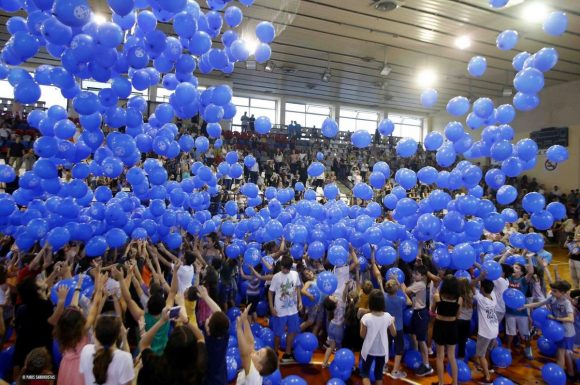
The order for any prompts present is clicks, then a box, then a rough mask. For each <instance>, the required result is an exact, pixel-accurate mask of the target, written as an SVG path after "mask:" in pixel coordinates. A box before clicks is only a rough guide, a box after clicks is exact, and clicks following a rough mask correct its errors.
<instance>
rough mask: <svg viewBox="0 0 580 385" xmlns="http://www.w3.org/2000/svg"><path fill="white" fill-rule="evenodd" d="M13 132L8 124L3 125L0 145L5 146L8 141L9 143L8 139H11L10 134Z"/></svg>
mask: <svg viewBox="0 0 580 385" xmlns="http://www.w3.org/2000/svg"><path fill="white" fill-rule="evenodd" d="M11 133H12V131H10V129H9V128H7V127H6V126H4V125H3V126H2V127H0V145H1V146H3V145H5V144H6V143H8V139H10V134H11Z"/></svg>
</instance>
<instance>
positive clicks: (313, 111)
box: [284, 103, 332, 128]
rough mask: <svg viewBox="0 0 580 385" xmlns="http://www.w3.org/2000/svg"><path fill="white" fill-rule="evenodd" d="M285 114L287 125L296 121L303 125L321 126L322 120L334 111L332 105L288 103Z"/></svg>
mask: <svg viewBox="0 0 580 385" xmlns="http://www.w3.org/2000/svg"><path fill="white" fill-rule="evenodd" d="M284 108H285V116H286V121H285V122H284V123H285V124H286V125H289V124H290V123H291V122H293V121H296V122H297V123H298V124H300V125H301V126H302V127H309V128H310V127H316V128H321V127H322V122H324V120H325V119H326V118H328V117H330V114H331V112H332V108H331V107H330V106H323V105H315V104H298V103H286V105H285V106H284Z"/></svg>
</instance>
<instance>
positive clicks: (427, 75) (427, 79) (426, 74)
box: [417, 68, 437, 88]
mask: <svg viewBox="0 0 580 385" xmlns="http://www.w3.org/2000/svg"><path fill="white" fill-rule="evenodd" d="M436 80H437V74H436V73H435V71H433V70H432V69H430V68H427V69H423V70H421V71H419V74H418V75H417V84H419V86H420V87H421V88H430V87H433V85H434V84H435V81H436Z"/></svg>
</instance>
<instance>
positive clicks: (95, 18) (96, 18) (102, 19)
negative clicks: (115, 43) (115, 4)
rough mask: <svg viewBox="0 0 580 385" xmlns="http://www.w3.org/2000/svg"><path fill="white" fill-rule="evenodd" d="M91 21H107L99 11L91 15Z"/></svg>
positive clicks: (97, 22) (96, 22)
mask: <svg viewBox="0 0 580 385" xmlns="http://www.w3.org/2000/svg"><path fill="white" fill-rule="evenodd" d="M93 21H94V22H95V24H97V25H99V24H103V23H105V22H106V21H107V18H106V17H105V16H103V15H101V14H100V13H95V14H94V16H93Z"/></svg>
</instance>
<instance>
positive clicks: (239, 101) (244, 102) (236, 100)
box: [232, 96, 250, 107]
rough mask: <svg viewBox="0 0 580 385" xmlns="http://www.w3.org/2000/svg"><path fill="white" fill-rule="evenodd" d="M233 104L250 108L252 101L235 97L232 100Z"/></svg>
mask: <svg viewBox="0 0 580 385" xmlns="http://www.w3.org/2000/svg"><path fill="white" fill-rule="evenodd" d="M232 103H234V104H235V105H236V106H246V107H249V106H250V99H249V98H240V97H239V96H234V97H233V98H232Z"/></svg>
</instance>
